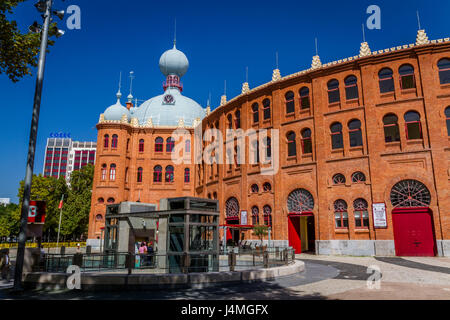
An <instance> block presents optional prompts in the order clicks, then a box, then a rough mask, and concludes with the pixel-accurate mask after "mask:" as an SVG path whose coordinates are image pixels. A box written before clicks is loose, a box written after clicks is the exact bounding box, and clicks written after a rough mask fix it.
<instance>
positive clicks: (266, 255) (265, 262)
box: [263, 251, 269, 268]
mask: <svg viewBox="0 0 450 320" xmlns="http://www.w3.org/2000/svg"><path fill="white" fill-rule="evenodd" d="M263 257H264V258H263V260H264V268H269V253H268V252H267V251H264V254H263Z"/></svg>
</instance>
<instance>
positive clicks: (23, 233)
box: [14, 0, 53, 290]
mask: <svg viewBox="0 0 450 320" xmlns="http://www.w3.org/2000/svg"><path fill="white" fill-rule="evenodd" d="M52 6H53V0H45V1H42V0H41V1H39V2H38V3H37V4H36V8H37V9H38V10H39V11H44V10H45V12H44V14H43V17H44V25H43V29H42V32H41V48H40V53H39V63H38V69H37V77H36V88H35V93H34V105H33V116H32V119H31V130H30V142H29V145H28V157H27V168H26V172H25V181H24V190H23V200H22V211H21V216H20V233H19V243H18V249H17V257H16V267H15V273H14V289H15V290H22V272H23V261H24V256H25V243H26V240H27V221H28V211H29V207H30V196H31V183H32V178H33V167H34V156H35V151H36V138H37V131H38V124H39V111H40V107H41V95H42V85H43V81H44V69H45V57H46V52H47V42H48V32H49V28H50V22H51V13H52ZM33 27H34V29H36V23H35V25H33ZM30 30H32V29H31V28H30Z"/></svg>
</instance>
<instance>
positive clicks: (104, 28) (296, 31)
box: [0, 0, 450, 202]
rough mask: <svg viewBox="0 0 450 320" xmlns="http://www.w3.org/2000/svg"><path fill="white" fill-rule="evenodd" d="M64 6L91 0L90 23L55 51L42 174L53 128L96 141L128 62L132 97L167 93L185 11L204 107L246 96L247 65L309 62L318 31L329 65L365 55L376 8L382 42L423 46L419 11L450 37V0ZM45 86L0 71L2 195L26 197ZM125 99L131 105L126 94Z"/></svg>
mask: <svg viewBox="0 0 450 320" xmlns="http://www.w3.org/2000/svg"><path fill="white" fill-rule="evenodd" d="M34 2H35V1H32V0H28V1H25V2H24V3H22V4H21V5H19V7H18V8H17V9H16V10H15V14H14V15H13V17H14V18H15V19H16V20H17V21H18V24H19V26H20V28H21V30H26V29H27V28H28V26H29V25H30V24H32V23H33V21H34V20H38V21H39V22H40V20H41V18H40V16H39V14H38V12H37V11H36V10H35V8H34V7H33V4H34ZM55 3H56V5H55V7H57V8H60V9H66V8H67V7H68V6H69V5H71V4H76V5H78V6H80V8H81V30H68V29H67V27H66V19H64V20H63V21H62V22H59V25H60V28H61V29H64V30H66V34H65V35H64V36H63V37H62V38H60V39H58V40H57V41H56V44H55V45H54V46H53V47H51V48H50V54H49V55H48V56H47V65H46V71H45V82H44V90H43V99H42V105H41V113H40V123H39V132H38V134H39V136H38V142H37V152H36V159H35V173H41V172H42V164H43V157H44V148H45V143H46V139H47V137H48V136H49V134H50V133H51V132H59V131H62V132H70V133H71V135H72V138H74V139H75V140H80V141H91V140H92V141H95V140H96V137H97V135H96V129H95V124H96V123H97V121H98V118H99V115H100V113H102V112H103V111H104V110H105V109H106V108H107V107H108V106H110V105H112V104H114V103H115V93H116V92H117V88H118V80H119V73H120V71H122V72H123V74H124V79H123V82H122V93H123V94H124V96H126V95H128V93H129V79H128V78H127V76H128V73H129V72H130V71H131V70H133V71H134V72H135V76H136V79H135V81H134V84H133V87H134V88H133V94H134V96H135V97H137V98H138V99H142V100H144V99H149V98H151V97H153V96H155V95H159V94H161V93H162V82H163V81H164V77H163V76H162V74H161V73H160V71H159V68H158V61H159V57H160V56H161V54H162V53H163V52H164V51H165V50H167V49H170V48H171V47H172V41H173V34H174V20H175V19H176V20H177V48H178V49H180V50H182V51H183V52H185V54H186V55H187V57H188V59H189V62H190V68H189V70H188V72H187V74H186V75H185V76H184V77H183V78H182V82H183V84H184V94H185V95H186V96H189V97H191V98H193V99H194V100H196V101H197V102H199V103H200V104H201V105H203V106H205V104H206V101H207V99H208V95H209V92H211V95H212V105H213V107H216V106H217V105H218V104H219V101H220V96H221V95H222V94H223V91H224V80H226V81H227V96H228V98H229V99H230V98H232V97H234V96H236V95H238V94H239V93H240V90H241V86H242V82H244V81H245V68H246V67H248V69H249V83H250V87H255V86H258V85H261V84H263V83H266V82H268V81H270V79H271V75H272V70H273V69H274V68H275V52H276V51H278V54H279V68H280V70H281V74H282V75H283V76H284V75H287V74H291V73H294V72H298V71H300V70H303V69H307V68H309V67H310V64H311V59H312V56H313V55H314V54H315V48H314V47H315V45H314V38H315V37H317V38H318V47H319V55H320V58H321V60H322V62H324V63H326V62H329V61H334V60H338V59H341V58H345V57H349V56H354V55H357V54H358V52H359V46H360V43H361V42H362V31H361V24H362V23H364V22H365V21H366V20H367V18H368V17H369V15H368V14H366V9H367V7H368V6H369V5H378V6H379V7H380V8H381V30H367V29H366V39H367V41H368V42H369V45H370V47H371V49H372V50H381V49H385V48H390V47H392V46H396V45H402V44H408V43H414V42H415V37H416V33H417V29H418V26H417V18H416V10H419V12H420V18H421V23H422V28H425V30H426V32H427V33H428V36H429V37H430V39H438V38H444V37H449V36H450V20H449V19H448V12H450V2H449V1H448V0H441V1H437V0H428V1H418V0H409V1H403V0H398V1H397V0H396V1H380V0H372V1H361V0H353V1H335V0H334V1H328V0H322V1H298V0H296V1H284V0H280V1H242V0H241V1H234V0H228V1H195V0H192V1H175V0H174V1H147V0H128V1H106V0H96V1H92V0H66V1H65V2H62V1H61V0H55ZM34 86H35V73H33V76H32V77H29V76H28V77H25V78H23V79H22V80H21V81H20V82H18V83H16V84H13V83H12V82H11V81H10V80H9V79H8V78H7V77H6V76H5V75H0V95H1V99H0V104H1V109H2V110H3V114H4V116H3V124H2V126H0V143H1V145H2V150H3V156H2V157H1V158H0V181H1V182H0V197H10V198H12V200H13V201H15V202H17V189H18V185H19V181H20V180H21V179H23V177H24V175H25V162H26V155H27V148H28V138H29V130H30V121H31V111H32V105H33V96H34ZM122 103H123V104H124V103H125V99H124V98H123V100H122Z"/></svg>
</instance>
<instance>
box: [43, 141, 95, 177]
mask: <svg viewBox="0 0 450 320" xmlns="http://www.w3.org/2000/svg"><path fill="white" fill-rule="evenodd" d="M96 149H97V143H96V142H79V141H72V139H70V138H48V139H47V146H46V148H45V158H44V168H43V175H44V177H54V178H59V177H61V176H63V177H64V178H65V179H66V180H67V182H69V179H70V174H71V173H72V171H74V170H79V169H81V168H82V167H84V166H85V165H87V164H95V152H96Z"/></svg>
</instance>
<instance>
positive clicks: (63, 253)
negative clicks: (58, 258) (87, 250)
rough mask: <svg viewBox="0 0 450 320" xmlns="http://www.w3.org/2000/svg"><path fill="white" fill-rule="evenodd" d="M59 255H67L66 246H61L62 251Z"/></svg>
mask: <svg viewBox="0 0 450 320" xmlns="http://www.w3.org/2000/svg"><path fill="white" fill-rule="evenodd" d="M59 254H60V255H62V256H63V255H65V254H66V247H64V246H61V249H60V251H59Z"/></svg>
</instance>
